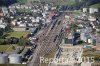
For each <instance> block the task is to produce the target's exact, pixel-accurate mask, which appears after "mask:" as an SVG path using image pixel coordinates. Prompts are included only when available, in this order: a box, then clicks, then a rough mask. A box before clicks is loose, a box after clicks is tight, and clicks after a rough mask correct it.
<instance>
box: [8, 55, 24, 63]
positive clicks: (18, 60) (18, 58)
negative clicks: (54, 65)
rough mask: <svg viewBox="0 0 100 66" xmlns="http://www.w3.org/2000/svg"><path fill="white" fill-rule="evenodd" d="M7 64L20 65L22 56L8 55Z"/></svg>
mask: <svg viewBox="0 0 100 66" xmlns="http://www.w3.org/2000/svg"><path fill="white" fill-rule="evenodd" d="M8 58H9V63H11V64H21V63H22V55H21V54H11V55H9V57H8Z"/></svg>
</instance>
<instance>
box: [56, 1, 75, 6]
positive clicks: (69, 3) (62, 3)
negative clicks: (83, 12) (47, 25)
mask: <svg viewBox="0 0 100 66" xmlns="http://www.w3.org/2000/svg"><path fill="white" fill-rule="evenodd" d="M57 4H58V5H69V6H70V5H74V4H76V2H75V0H58V1H57Z"/></svg>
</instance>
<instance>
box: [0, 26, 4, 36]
mask: <svg viewBox="0 0 100 66" xmlns="http://www.w3.org/2000/svg"><path fill="white" fill-rule="evenodd" d="M3 33H4V29H3V28H0V36H3Z"/></svg>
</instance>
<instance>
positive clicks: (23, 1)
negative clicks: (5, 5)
mask: <svg viewBox="0 0 100 66" xmlns="http://www.w3.org/2000/svg"><path fill="white" fill-rule="evenodd" d="M17 2H18V3H21V4H24V3H27V2H28V0H17Z"/></svg>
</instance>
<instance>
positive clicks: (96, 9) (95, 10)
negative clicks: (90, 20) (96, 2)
mask: <svg viewBox="0 0 100 66" xmlns="http://www.w3.org/2000/svg"><path fill="white" fill-rule="evenodd" d="M98 11H99V10H98V8H89V13H90V14H93V13H95V12H98Z"/></svg>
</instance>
